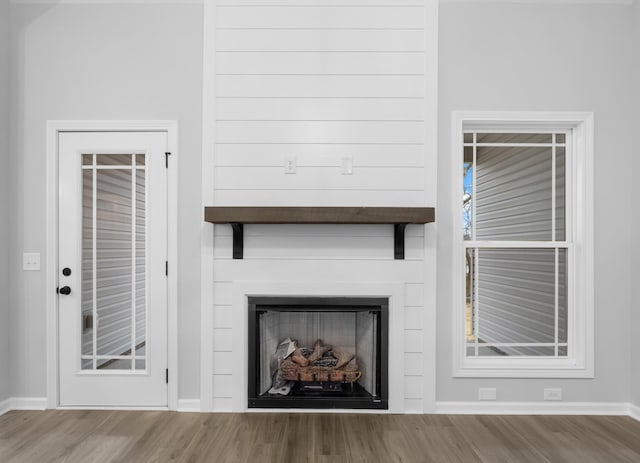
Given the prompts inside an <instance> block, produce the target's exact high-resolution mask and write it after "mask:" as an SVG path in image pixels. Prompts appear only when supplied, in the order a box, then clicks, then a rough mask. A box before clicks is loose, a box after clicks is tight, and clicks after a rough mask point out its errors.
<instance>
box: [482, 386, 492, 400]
mask: <svg viewBox="0 0 640 463" xmlns="http://www.w3.org/2000/svg"><path fill="white" fill-rule="evenodd" d="M478 400H496V388H495V387H481V388H478Z"/></svg>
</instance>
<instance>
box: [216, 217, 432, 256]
mask: <svg viewBox="0 0 640 463" xmlns="http://www.w3.org/2000/svg"><path fill="white" fill-rule="evenodd" d="M434 220H435V209H434V208H432V207H206V208H205V221H207V222H211V223H226V224H230V225H231V228H232V230H233V258H234V259H242V258H243V256H244V225H245V224H360V225H366V224H392V225H393V231H394V233H393V235H394V239H393V241H394V252H393V256H394V258H395V259H398V260H402V259H404V255H405V252H404V250H405V246H404V244H405V240H404V232H405V229H406V228H407V225H409V224H424V223H429V222H433V221H434Z"/></svg>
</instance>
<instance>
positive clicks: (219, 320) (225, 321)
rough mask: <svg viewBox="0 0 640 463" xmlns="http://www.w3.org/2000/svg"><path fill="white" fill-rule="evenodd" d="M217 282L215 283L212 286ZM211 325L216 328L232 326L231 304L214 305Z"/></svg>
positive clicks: (215, 285)
mask: <svg viewBox="0 0 640 463" xmlns="http://www.w3.org/2000/svg"><path fill="white" fill-rule="evenodd" d="M219 284H220V283H215V284H214V288H215V287H217V286H218V285H219ZM223 284H224V283H223ZM229 284H230V283H229ZM214 291H215V289H214ZM213 326H215V327H216V328H233V307H231V305H216V306H215V307H214V309H213Z"/></svg>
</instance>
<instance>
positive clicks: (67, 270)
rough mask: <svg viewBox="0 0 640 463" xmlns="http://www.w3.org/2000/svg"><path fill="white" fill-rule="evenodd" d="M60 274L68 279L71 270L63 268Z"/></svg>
mask: <svg viewBox="0 0 640 463" xmlns="http://www.w3.org/2000/svg"><path fill="white" fill-rule="evenodd" d="M62 274H63V275H64V276H66V277H68V276H69V275H71V269H70V268H69V267H65V268H63V269H62Z"/></svg>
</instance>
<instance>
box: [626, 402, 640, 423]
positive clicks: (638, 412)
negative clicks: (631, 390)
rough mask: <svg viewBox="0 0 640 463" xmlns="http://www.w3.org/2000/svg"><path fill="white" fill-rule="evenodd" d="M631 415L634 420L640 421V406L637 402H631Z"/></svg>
mask: <svg viewBox="0 0 640 463" xmlns="http://www.w3.org/2000/svg"><path fill="white" fill-rule="evenodd" d="M629 416H630V417H631V418H633V419H634V420H638V421H640V407H639V406H637V405H635V404H629Z"/></svg>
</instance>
